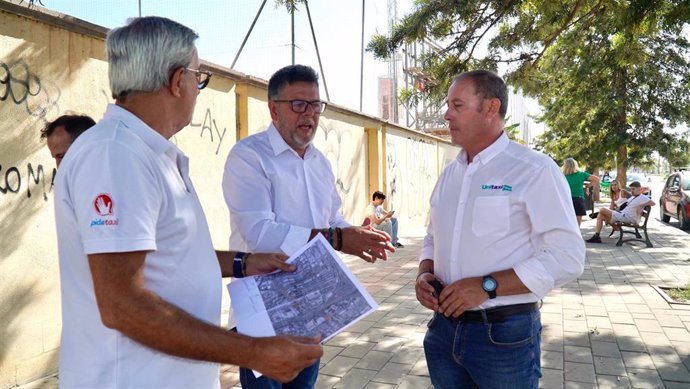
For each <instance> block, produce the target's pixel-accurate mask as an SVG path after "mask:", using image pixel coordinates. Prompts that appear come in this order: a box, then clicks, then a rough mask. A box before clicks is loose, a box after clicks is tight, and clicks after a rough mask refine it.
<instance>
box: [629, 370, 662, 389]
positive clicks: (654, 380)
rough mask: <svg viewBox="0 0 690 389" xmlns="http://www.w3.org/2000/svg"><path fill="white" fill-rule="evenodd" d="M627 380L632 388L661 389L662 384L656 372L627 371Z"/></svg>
mask: <svg viewBox="0 0 690 389" xmlns="http://www.w3.org/2000/svg"><path fill="white" fill-rule="evenodd" d="M628 378H629V379H630V383H631V384H632V387H633V388H663V387H664V383H663V382H662V381H661V377H659V374H658V373H657V371H656V370H652V369H636V368H632V369H628Z"/></svg>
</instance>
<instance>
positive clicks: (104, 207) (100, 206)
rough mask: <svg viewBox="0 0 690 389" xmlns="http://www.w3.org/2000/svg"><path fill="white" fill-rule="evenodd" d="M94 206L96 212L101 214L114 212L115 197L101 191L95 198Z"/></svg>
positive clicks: (107, 214)
mask: <svg viewBox="0 0 690 389" xmlns="http://www.w3.org/2000/svg"><path fill="white" fill-rule="evenodd" d="M93 208H94V209H95V210H96V213H97V214H99V215H101V216H109V215H112V214H113V199H111V198H110V196H109V195H107V194H105V193H101V194H99V195H98V196H96V198H95V199H94V200H93Z"/></svg>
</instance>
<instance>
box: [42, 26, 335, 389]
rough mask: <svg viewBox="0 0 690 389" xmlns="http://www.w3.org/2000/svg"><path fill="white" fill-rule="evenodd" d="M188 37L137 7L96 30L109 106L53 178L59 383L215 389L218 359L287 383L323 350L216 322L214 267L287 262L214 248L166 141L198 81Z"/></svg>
mask: <svg viewBox="0 0 690 389" xmlns="http://www.w3.org/2000/svg"><path fill="white" fill-rule="evenodd" d="M196 38H197V34H196V33H195V32H194V31H192V30H190V29H189V28H187V27H185V26H183V25H181V24H179V23H176V22H174V21H172V20H169V19H165V18H159V17H146V18H137V19H133V20H132V21H131V22H129V24H128V25H127V26H125V27H121V28H116V29H113V30H112V31H110V33H109V34H108V37H107V39H106V48H107V55H108V64H109V72H108V74H109V79H110V87H111V90H112V94H113V97H114V98H115V104H111V105H109V106H108V108H107V110H106V112H105V115H104V117H103V119H102V120H101V121H100V122H99V123H98V124H96V125H95V126H94V127H93V128H92V129H91V130H89V131H87V132H85V133H84V134H82V135H81V136H80V137H79V138H78V139H77V140H76V141H75V142H74V143H73V144H72V146H71V148H70V151H69V153H67V154H66V155H65V158H64V160H63V162H62V164H61V165H60V169H59V171H58V174H57V177H56V182H55V189H56V200H55V204H56V205H55V208H56V223H57V232H58V245H59V254H60V277H61V288H62V313H63V329H62V342H61V349H60V372H59V377H60V387H61V388H204V389H217V388H219V387H220V384H219V364H218V363H228V364H235V365H240V366H246V367H249V368H253V369H256V370H258V371H260V372H262V373H264V374H265V375H267V376H270V377H273V378H275V379H277V380H281V381H289V380H291V379H292V378H294V377H295V376H296V375H297V373H298V372H299V371H301V370H302V369H303V368H304V367H306V366H310V365H312V364H313V363H314V361H317V360H318V358H319V357H320V356H321V355H322V353H323V350H322V347H321V346H320V345H319V344H318V342H319V339H318V338H298V337H290V336H277V337H267V338H254V339H252V338H249V337H247V336H243V335H239V334H237V333H234V332H229V331H227V330H225V329H223V328H221V327H220V326H219V324H220V323H219V322H220V308H221V286H222V285H221V275H222V276H227V277H230V276H241V275H244V274H259V273H266V272H270V271H273V270H275V269H282V270H288V271H290V270H294V269H292V268H291V267H289V266H287V265H286V264H285V263H284V260H285V257H284V256H282V255H267V254H264V255H261V254H255V255H248V254H244V253H243V254H241V255H240V256H241V258H242V259H241V261H234V260H233V257H237V255H236V253H231V252H227V251H226V252H220V251H219V252H216V251H214V249H213V245H212V242H211V237H210V233H209V231H208V226H207V223H206V218H205V215H204V213H203V210H202V208H201V204H200V203H199V199H198V197H197V194H196V192H195V190H194V187H193V185H192V182H191V180H190V177H189V173H188V172H189V168H188V167H189V164H188V159H187V157H186V156H185V155H184V154H183V153H182V151H181V150H179V149H178V148H177V147H176V146H175V145H174V144H173V143H171V142H170V140H169V139H170V137H171V136H173V135H174V134H175V133H177V132H178V131H180V130H181V129H182V128H183V127H185V126H186V125H188V124H189V122H190V120H191V117H192V112H193V111H194V106H195V103H196V98H197V96H198V95H199V90H200V89H203V88H204V87H205V86H206V85H207V84H208V81H209V78H210V73H208V72H206V71H202V70H199V57H198V55H197V50H196V48H195V45H194V41H195V40H196ZM238 265H239V266H238Z"/></svg>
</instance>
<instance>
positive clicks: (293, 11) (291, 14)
mask: <svg viewBox="0 0 690 389" xmlns="http://www.w3.org/2000/svg"><path fill="white" fill-rule="evenodd" d="M290 16H291V17H292V64H293V65H294V64H295V8H294V7H293V8H292V12H290Z"/></svg>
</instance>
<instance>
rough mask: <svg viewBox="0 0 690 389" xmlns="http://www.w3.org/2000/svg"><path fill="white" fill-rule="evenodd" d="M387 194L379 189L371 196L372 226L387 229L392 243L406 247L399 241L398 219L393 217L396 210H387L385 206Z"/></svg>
mask: <svg viewBox="0 0 690 389" xmlns="http://www.w3.org/2000/svg"><path fill="white" fill-rule="evenodd" d="M385 199H386V195H385V194H383V192H381V191H379V190H377V191H376V192H374V194H373V195H372V197H371V205H370V207H369V215H368V216H367V217H368V218H369V220H371V225H372V227H374V228H376V229H377V230H381V231H385V232H387V233H388V234H390V236H391V243H392V244H393V246H395V247H399V248H400V247H404V246H403V245H402V244H400V242H398V219H396V218H395V217H393V213H395V211H386V210H385V209H384V208H383V200H385Z"/></svg>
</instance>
